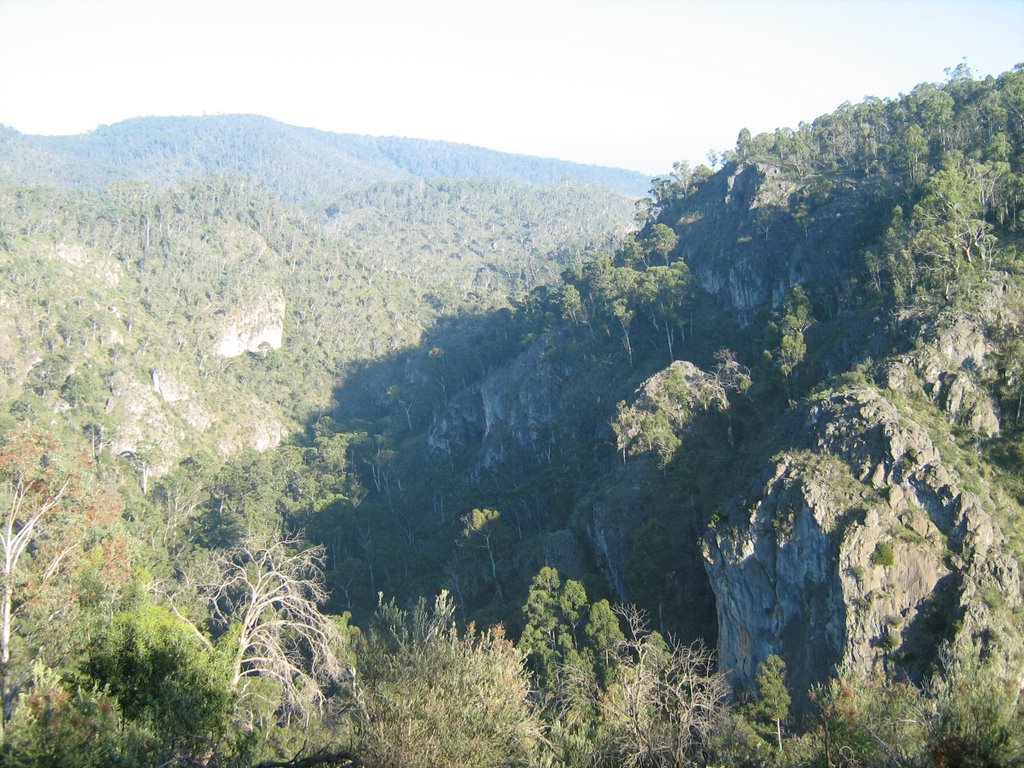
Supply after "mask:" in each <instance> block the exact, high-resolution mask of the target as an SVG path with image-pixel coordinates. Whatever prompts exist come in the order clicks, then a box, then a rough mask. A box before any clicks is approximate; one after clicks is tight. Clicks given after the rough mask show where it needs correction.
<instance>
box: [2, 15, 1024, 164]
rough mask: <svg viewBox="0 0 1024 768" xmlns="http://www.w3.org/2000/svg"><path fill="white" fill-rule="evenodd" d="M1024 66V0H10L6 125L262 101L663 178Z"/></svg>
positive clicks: (64, 125) (51, 128) (327, 122)
mask: <svg viewBox="0 0 1024 768" xmlns="http://www.w3.org/2000/svg"><path fill="white" fill-rule="evenodd" d="M964 57H966V59H967V63H968V65H969V66H970V67H971V68H972V69H973V70H974V71H975V72H976V73H979V74H982V75H987V74H999V73H1000V72H1003V71H1006V70H1008V69H1011V68H1012V67H1013V66H1014V64H1016V63H1018V62H1020V61H1024V0H930V1H929V2H923V1H920V0H848V1H846V2H840V1H839V0H795V1H785V2H784V1H782V0H763V1H762V2H755V1H754V0H749V1H748V2H742V1H741V0H718V2H698V1H697V0H512V1H506V0H0V123H2V124H5V125H8V126H11V127H13V128H16V129H18V130H19V131H22V132H23V133H43V134H65V133H80V132H83V131H87V130H90V129H92V128H94V127H96V126H97V125H102V124H109V123H114V122H117V121H119V120H123V119H126V118H129V117H136V116H141V115H199V114H203V113H208V114H213V113H232V112H247V113H256V114H262V115H267V116H269V117H272V118H275V119H277V120H280V121H283V122H287V123H292V124H296V125H305V126H311V127H315V128H321V129H324V130H329V131H338V132H349V133H365V134H374V135H397V136H414V137H420V138H428V139H444V140H448V141H456V142H464V143H469V144H476V145H479V146H486V147H491V148H494V149H500V150H504V151H510V152H521V153H525V154H533V155H541V156H547V157H558V158H562V159H567V160H576V161H579V162H587V163H597V164H602V165H616V166H622V167H626V168H633V169H636V170H640V171H644V172H647V173H651V174H655V173H664V172H666V171H668V170H669V168H670V167H671V165H672V162H673V161H674V160H688V161H690V162H691V163H697V162H701V161H703V159H704V157H705V155H706V153H707V152H708V150H711V149H715V150H721V149H726V148H729V147H732V146H733V145H734V143H735V140H736V134H737V133H738V132H739V130H740V128H742V127H744V126H746V127H748V128H750V129H751V130H752V131H753V132H755V133H757V132H758V131H764V130H771V129H774V128H776V127H780V126H791V127H795V126H796V125H797V123H799V122H800V121H801V120H806V121H810V120H812V119H813V118H814V117H816V116H818V115H819V114H822V113H824V112H829V111H831V110H832V109H834V108H835V107H836V106H838V105H839V104H840V103H842V102H843V101H859V100H860V99H862V98H863V97H864V96H866V95H871V96H880V97H894V96H896V95H897V94H899V93H900V92H907V91H909V90H911V89H912V88H913V86H914V85H916V84H917V83H919V82H923V81H932V82H937V81H941V80H943V79H944V77H945V76H944V73H943V70H944V69H945V68H947V67H952V66H955V65H956V64H958V63H960V61H961V60H962V59H963V58H964Z"/></svg>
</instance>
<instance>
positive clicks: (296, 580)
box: [0, 68, 1024, 768]
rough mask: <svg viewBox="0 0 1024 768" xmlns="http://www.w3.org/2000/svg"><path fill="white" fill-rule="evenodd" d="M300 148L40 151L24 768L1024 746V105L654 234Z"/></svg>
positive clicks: (784, 167)
mask: <svg viewBox="0 0 1024 768" xmlns="http://www.w3.org/2000/svg"><path fill="white" fill-rule="evenodd" d="M161 126H162V127H161ZM183 126H190V127H188V128H187V130H188V131H190V133H188V137H189V138H188V140H187V142H186V141H185V140H184V139H182V138H179V137H180V136H181V134H180V131H181V130H183ZM157 128H160V130H159V131H158V130H156V129H157ZM136 129H137V130H136ZM207 130H211V131H214V132H215V138H216V140H215V141H214V142H213V143H212V144H210V143H207V141H208V140H207V137H206V134H205V133H204V132H205V131H207ZM290 130H291V129H286V128H285V127H281V126H277V125H276V124H273V123H270V122H269V121H263V120H262V119H259V118H244V119H236V118H223V119H220V118H218V119H208V120H204V121H199V122H196V123H189V122H188V121H185V122H182V123H179V122H178V121H168V122H166V123H164V122H162V121H152V120H150V121H140V122H129V123H127V124H122V125H121V126H120V127H118V126H115V127H112V128H111V129H105V130H100V131H97V132H95V133H94V134H90V136H88V137H79V138H78V139H73V140H72V139H68V140H63V139H53V140H43V139H39V138H38V137H37V138H32V137H20V136H15V135H8V136H6V137H5V138H4V139H3V140H4V141H5V142H8V144H7V146H11V147H15V149H16V152H12V153H5V155H4V156H5V157H7V158H13V160H10V159H9V160H8V161H7V162H8V163H9V165H7V166H3V167H2V168H0V169H2V170H3V173H4V176H3V178H4V182H5V183H4V186H3V189H2V190H0V259H2V261H0V268H2V270H3V271H4V276H5V279H4V282H3V286H4V287H3V288H2V289H0V303H2V306H3V307H4V310H5V311H4V313H3V314H2V315H0V364H2V365H3V371H4V377H3V379H2V380H0V400H2V402H3V410H2V412H0V424H2V426H3V428H4V432H5V437H4V438H3V442H2V450H0V481H2V482H3V493H4V500H5V502H4V507H3V508H4V509H7V508H8V504H7V501H8V500H10V505H9V508H10V512H9V513H8V518H7V528H6V530H7V531H8V533H7V534H5V535H4V536H0V543H2V545H3V547H4V548H5V553H6V554H7V555H8V557H7V559H6V562H7V565H6V566H5V568H6V569H7V570H5V571H4V579H5V581H4V584H5V592H4V597H3V599H4V601H5V604H4V606H3V608H4V611H3V612H0V613H2V616H3V617H5V618H4V622H5V627H6V628H7V629H9V630H10V631H9V632H7V633H4V632H0V637H2V643H0V644H2V647H0V653H2V664H3V668H4V675H3V690H2V695H3V702H4V717H3V725H4V732H3V735H2V754H3V755H4V759H5V760H6V761H7V762H8V763H10V764H12V765H26V766H28V765H40V766H42V765H51V764H60V763H61V761H65V762H66V761H67V760H70V759H72V758H71V757H70V756H72V755H74V758H73V759H74V760H75V761H76V764H79V765H109V764H112V763H114V762H117V763H118V764H123V765H140V766H141V765H190V764H196V763H199V764H205V765H222V766H234V765H238V766H242V765H263V766H270V765H294V766H299V765H317V764H322V765H328V764H334V765H374V766H396V767H397V766H403V768H404V767H407V766H417V765H423V766H456V765H458V766H471V765H479V766H493V765H538V766H540V765H548V766H553V765H558V766H580V767H582V766H593V767H595V768H596V767H600V766H683V765H750V766H768V765H778V766H783V765H785V766H837V765H843V766H855V765H864V766H867V765H872V766H875V765H878V766H888V765H891V766H928V765H936V766H944V765H978V766H988V765H1000V766H1012V765H1017V764H1019V763H1020V761H1021V760H1022V759H1024V752H1022V750H1024V743H1022V741H1021V736H1020V734H1021V733H1024V708H1022V706H1021V699H1020V695H1021V685H1020V680H1021V679H1022V674H1024V667H1022V664H1024V646H1022V645H1021V641H1020V638H1021V636H1022V621H1024V592H1022V587H1021V577H1020V566H1021V556H1022V551H1024V550H1022V549H1021V542H1022V534H1021V531H1022V528H1021V526H1022V517H1021V515H1022V504H1024V484H1022V483H1021V479H1020V478H1021V471H1022V460H1024V431H1022V427H1024V423H1022V421H1021V418H1022V413H1024V411H1022V408H1021V403H1022V402H1024V399H1022V398H1024V345H1022V343H1021V341H1020V336H1021V326H1022V323H1024V260H1022V253H1021V231H1022V228H1024V218H1022V211H1021V203H1022V201H1024V71H1022V70H1021V69H1020V68H1018V69H1016V70H1015V71H1013V72H1009V73H1006V74H1004V75H1001V76H1000V77H998V78H987V79H984V80H978V79H975V78H973V77H972V76H971V75H970V73H969V72H968V71H966V70H965V69H964V68H958V69H956V70H953V71H952V72H951V73H950V77H949V79H948V81H947V82H945V83H943V84H941V85H937V84H936V85H932V84H925V85H921V86H919V87H918V88H915V89H914V90H913V91H912V92H911V93H910V94H907V95H905V96H901V97H900V98H898V99H893V100H867V101H865V102H863V103H861V104H856V105H850V104H847V105H843V106H842V107H840V108H839V109H838V110H836V111H835V112H833V113H831V114H828V115H824V116H821V117H819V118H817V119H816V120H814V121H813V122H811V123H808V124H801V125H800V126H798V128H797V129H795V130H788V129H787V130H778V131H775V132H774V133H769V134H762V135H758V136H752V135H750V133H749V132H748V131H745V130H744V131H742V132H741V133H740V135H739V139H738V142H737V146H736V148H735V149H734V150H729V151H727V152H725V153H722V155H721V156H719V157H716V158H715V160H716V163H715V167H714V168H708V167H704V166H702V167H699V168H690V167H688V166H686V165H685V164H678V165H676V166H675V167H674V168H673V171H672V173H671V174H670V175H667V176H666V177H664V178H657V179H654V180H653V182H652V183H651V185H650V186H651V189H650V193H649V197H646V198H643V199H642V200H641V201H640V205H639V215H638V216H637V217H636V219H635V220H634V219H633V216H632V215H633V204H632V202H631V201H630V200H628V199H625V198H623V197H621V196H620V195H618V194H616V193H614V192H608V191H607V190H606V189H602V188H599V187H597V186H578V185H575V184H564V183H561V184H557V185H555V186H548V187H542V186H532V185H526V184H522V183H519V182H513V181H509V180H507V179H503V178H496V177H498V176H501V174H496V173H495V174H492V173H491V172H490V171H487V173H483V172H480V173H478V172H477V170H478V169H479V168H481V167H483V166H481V165H472V164H473V163H478V162H479V163H482V162H483V160H480V159H479V158H477V160H470V159H465V158H466V156H463V155H458V156H457V157H456V155H457V153H456V151H455V148H451V147H450V145H444V146H441V147H437V146H434V145H430V146H426V145H419V146H418V150H417V151H419V150H430V151H431V152H436V151H439V154H435V155H428V154H425V155H423V156H418V157H419V159H414V158H413V159H411V156H410V155H409V154H406V153H407V150H408V151H410V152H411V150H409V147H410V146H413V145H407V144H404V145H401V146H399V145H398V144H390V143H389V140H378V141H376V142H374V143H372V144H365V145H361V146H363V149H362V150H360V152H362V153H363V154H357V153H356V150H355V149H352V147H353V146H355V145H353V144H346V143H345V142H344V141H342V138H340V137H329V136H323V135H319V134H314V133H312V132H299V133H295V134H291V133H287V131H290ZM162 131H165V133H163V134H161V132H162ZM220 131H229V134H227V135H228V136H229V137H234V138H230V140H225V134H224V133H221V132H220ZM286 134H287V135H288V136H289V137H292V138H295V139H296V141H295V142H293V144H294V146H295V147H297V148H301V145H300V144H299V143H298V139H299V138H302V140H306V141H313V140H314V139H316V140H317V141H321V140H322V141H323V142H324V143H322V144H318V145H317V146H318V147H320V149H319V150H318V151H320V152H324V153H326V152H327V149H325V148H333V149H332V150H331V151H337V152H342V148H344V150H343V151H344V152H345V153H347V154H346V157H358V158H359V162H361V163H362V164H363V165H362V167H363V168H364V169H365V175H359V173H361V172H356V171H352V172H346V173H347V174H348V175H347V176H346V180H344V181H343V182H342V181H337V182H333V181H332V182H329V181H325V180H324V177H318V176H315V174H313V173H312V172H311V171H309V166H308V165H307V166H303V165H302V164H301V163H294V164H293V157H292V155H291V154H289V153H290V152H291V151H292V150H291V149H289V150H288V151H283V150H282V151H280V152H275V151H272V150H273V149H274V147H278V149H282V145H277V144H274V143H273V141H271V142H270V143H267V141H268V139H267V137H268V136H277V137H281V136H285V135H286ZM157 135H159V136H161V138H160V139H159V141H157V140H155V139H153V138H152V137H153V136H157ZM140 136H146V137H150V138H146V139H145V140H139V137H140ZM278 140H280V141H284V139H280V138H279V139H274V141H278ZM346 141H347V140H346ZM153 142H155V143H153ZM370 146H372V147H373V149H372V150H371V149H368V148H367V147H370ZM182 147H187V149H182ZM389 147H390V149H388V148H389ZM449 150H450V151H451V156H449ZM261 153H265V154H261ZM388 153H390V154H388ZM213 156H216V157H217V158H220V159H217V160H215V161H211V160H209V159H208V158H210V157H213ZM325 156H330V155H325ZM383 156H387V157H389V158H390V161H389V162H391V163H392V164H391V165H389V166H387V168H388V169H389V170H382V169H384V168H385V166H384V165H381V164H379V162H378V161H379V160H380V158H381V157H383ZM116 158H122V159H121V160H117V159H116ZM204 158H206V159H204ZM458 158H463V159H458ZM129 160H130V162H129ZM339 162H340V161H339ZM346 162H348V161H347V160H346ZM119 164H121V165H123V168H122V170H120V171H115V170H114V169H115V168H118V167H119ZM471 166H472V168H473V169H474V170H473V171H472V172H467V171H466V170H465V169H466V168H469V167H471ZM442 167H445V168H448V169H453V170H450V172H449V171H445V172H443V173H441V172H438V169H440V168H442ZM537 167H539V166H537ZM83 168H87V169H88V170H87V171H84V170H75V169H83ZM125 169H128V170H125ZM395 169H398V170H395ZM210 171H216V172H218V173H225V172H230V173H231V174H235V173H237V172H243V173H246V174H249V175H220V176H207V175H205V174H206V173H208V172H210ZM536 172H537V173H540V171H536ZM108 174H110V175H108ZM119 174H120V175H119ZM193 174H195V175H197V176H198V177H197V178H190V179H189V180H187V181H186V180H184V179H185V178H186V177H191V176H192V175H193ZM292 174H294V175H292ZM409 175H411V176H413V177H415V178H409V177H408V176H409ZM456 176H465V177H471V178H455V177H456ZM481 176H483V177H486V178H480V177H481ZM115 177H116V178H118V179H119V180H118V181H112V179H113V178H115ZM140 179H144V180H140ZM529 180H530V181H538V180H551V179H550V178H549V177H543V178H540V177H538V178H532V179H529ZM595 180H599V179H595ZM26 182H33V183H36V184H39V185H36V186H26ZM631 222H632V223H635V224H636V227H633V228H631V226H630V224H631ZM15 534H16V535H15ZM12 554H13V555H15V556H14V557H13V558H12V557H10V555H12ZM0 629H2V628H0ZM712 649H714V650H712ZM261 761H262V762H261Z"/></svg>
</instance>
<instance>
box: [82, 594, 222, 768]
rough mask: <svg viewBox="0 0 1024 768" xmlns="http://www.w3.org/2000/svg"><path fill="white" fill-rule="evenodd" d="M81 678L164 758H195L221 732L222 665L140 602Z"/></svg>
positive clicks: (159, 611) (162, 611)
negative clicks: (155, 743) (145, 733)
mask: <svg viewBox="0 0 1024 768" xmlns="http://www.w3.org/2000/svg"><path fill="white" fill-rule="evenodd" d="M85 670H86V672H87V673H88V674H89V676H90V677H92V678H93V679H94V680H96V681H97V682H98V683H99V684H100V685H102V686H103V687H104V689H105V690H107V691H109V692H110V694H111V696H113V698H114V699H115V700H116V701H117V703H118V706H119V708H120V712H121V715H122V717H123V718H125V719H126V720H129V721H133V722H136V723H138V724H140V725H142V726H145V727H147V728H148V729H149V730H150V732H151V733H153V734H154V737H155V738H156V739H158V740H159V742H160V744H161V745H162V750H163V751H164V752H165V754H167V755H173V754H178V753H181V752H185V753H187V754H192V755H195V756H197V757H198V756H201V755H203V754H206V753H208V752H209V751H210V750H211V749H212V748H213V747H214V746H215V745H216V744H217V742H218V741H219V740H220V739H221V738H222V737H223V736H224V735H225V733H226V732H227V729H228V723H229V717H230V715H231V713H232V708H233V705H234V694H233V693H232V691H231V690H230V688H229V686H228V678H229V677H230V674H229V670H228V669H227V666H226V664H225V660H224V659H221V658H218V657H217V656H215V655H214V654H211V653H210V652H209V648H208V646H206V645H205V644H204V643H202V642H201V640H200V639H199V638H197V637H196V636H195V634H193V631H192V629H191V628H190V627H188V625H186V624H185V623H184V622H182V621H181V619H180V618H178V617H177V616H175V615H174V614H173V613H172V612H171V611H170V610H168V609H166V608H162V607H160V606H156V605H153V604H152V603H149V602H142V603H140V604H139V605H137V606H135V607H134V608H132V609H130V610H128V611H126V612H124V613H120V614H118V615H117V616H115V617H114V619H113V621H112V622H111V625H110V627H109V628H108V629H107V630H106V631H105V632H104V633H103V635H101V636H100V637H98V638H97V639H96V640H95V641H94V643H93V646H92V648H91V649H90V651H89V657H88V660H87V661H86V664H85Z"/></svg>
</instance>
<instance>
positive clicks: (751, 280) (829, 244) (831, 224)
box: [671, 163, 871, 321]
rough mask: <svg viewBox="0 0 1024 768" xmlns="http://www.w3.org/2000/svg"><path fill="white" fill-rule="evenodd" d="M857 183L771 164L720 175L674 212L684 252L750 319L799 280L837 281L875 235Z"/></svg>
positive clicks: (713, 288)
mask: <svg viewBox="0 0 1024 768" xmlns="http://www.w3.org/2000/svg"><path fill="white" fill-rule="evenodd" d="M855 192H856V189H855V187H854V185H853V184H852V182H843V183H832V182H825V181H824V180H818V182H816V183H811V182H808V181H806V180H800V179H797V178H796V177H795V176H794V175H793V174H792V173H789V172H786V171H784V170H782V169H781V168H778V167H776V166H773V165H767V164H764V163H739V164H735V165H732V166H730V167H728V168H727V169H726V171H725V172H722V173H719V174H716V175H715V176H713V177H712V178H711V179H709V180H708V181H707V182H706V183H704V184H703V185H701V187H700V189H699V190H698V191H697V192H696V193H695V194H693V195H692V196H690V197H688V198H686V199H685V200H683V201H681V202H679V203H677V204H676V205H677V209H676V210H674V211H672V212H671V215H673V216H675V218H676V220H677V221H678V224H679V225H681V226H680V227H678V231H679V245H678V248H677V251H676V252H677V253H678V254H679V255H680V256H681V257H682V258H683V259H685V261H686V263H687V264H688V265H689V267H690V271H691V272H692V273H693V274H694V275H695V276H696V277H697V279H698V280H699V281H700V283H701V285H702V287H703V288H704V289H705V290H706V291H708V292H709V293H712V294H714V295H716V296H717V297H718V298H719V299H720V300H721V302H722V303H723V304H725V305H727V306H730V307H732V308H733V309H734V310H735V313H736V316H737V318H738V319H739V320H740V321H749V320H750V319H751V318H752V317H753V315H754V314H755V313H756V312H757V311H758V310H760V309H762V308H764V307H766V306H769V307H771V306H778V305H779V304H780V303H781V302H782V300H783V299H784V298H785V296H786V294H788V293H789V291H790V290H791V288H792V287H793V286H794V285H795V284H797V283H799V282H807V281H823V282H830V281H832V280H834V279H835V277H836V276H837V275H840V274H842V272H843V271H844V270H845V269H846V268H847V266H848V264H849V260H850V258H851V257H852V255H853V254H854V253H855V252H856V251H857V249H858V248H859V247H860V246H861V245H863V244H864V243H865V242H866V240H867V238H869V237H870V235H871V233H870V231H868V230H867V229H866V228H865V226H864V222H865V221H870V220H871V217H870V215H869V213H870V212H868V211H866V210H865V209H864V206H865V205H866V204H867V200H866V199H865V198H864V196H862V195H861V196H858V195H857V194H855Z"/></svg>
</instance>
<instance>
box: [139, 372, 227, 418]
mask: <svg viewBox="0 0 1024 768" xmlns="http://www.w3.org/2000/svg"><path fill="white" fill-rule="evenodd" d="M150 378H151V379H152V382H153V391H155V392H156V393H157V395H159V397H160V399H161V400H163V401H164V402H165V403H167V404H168V405H170V406H171V408H172V409H173V410H174V411H175V412H176V413H177V414H178V415H179V416H180V417H181V418H182V419H184V420H185V423H187V424H188V425H189V426H190V427H191V428H192V429H194V430H196V431H197V432H202V431H203V430H204V429H206V428H207V427H209V426H210V424H212V423H213V416H211V415H210V413H209V412H208V411H207V409H206V408H204V407H203V406H202V405H201V404H200V403H199V402H198V401H197V398H196V393H195V392H194V391H193V389H192V387H190V386H188V385H187V384H185V383H183V382H182V381H181V380H180V379H179V378H178V377H177V376H175V375H174V374H172V373H170V372H168V371H165V370H160V369H157V368H154V369H153V372H152V374H151V377H150Z"/></svg>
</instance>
